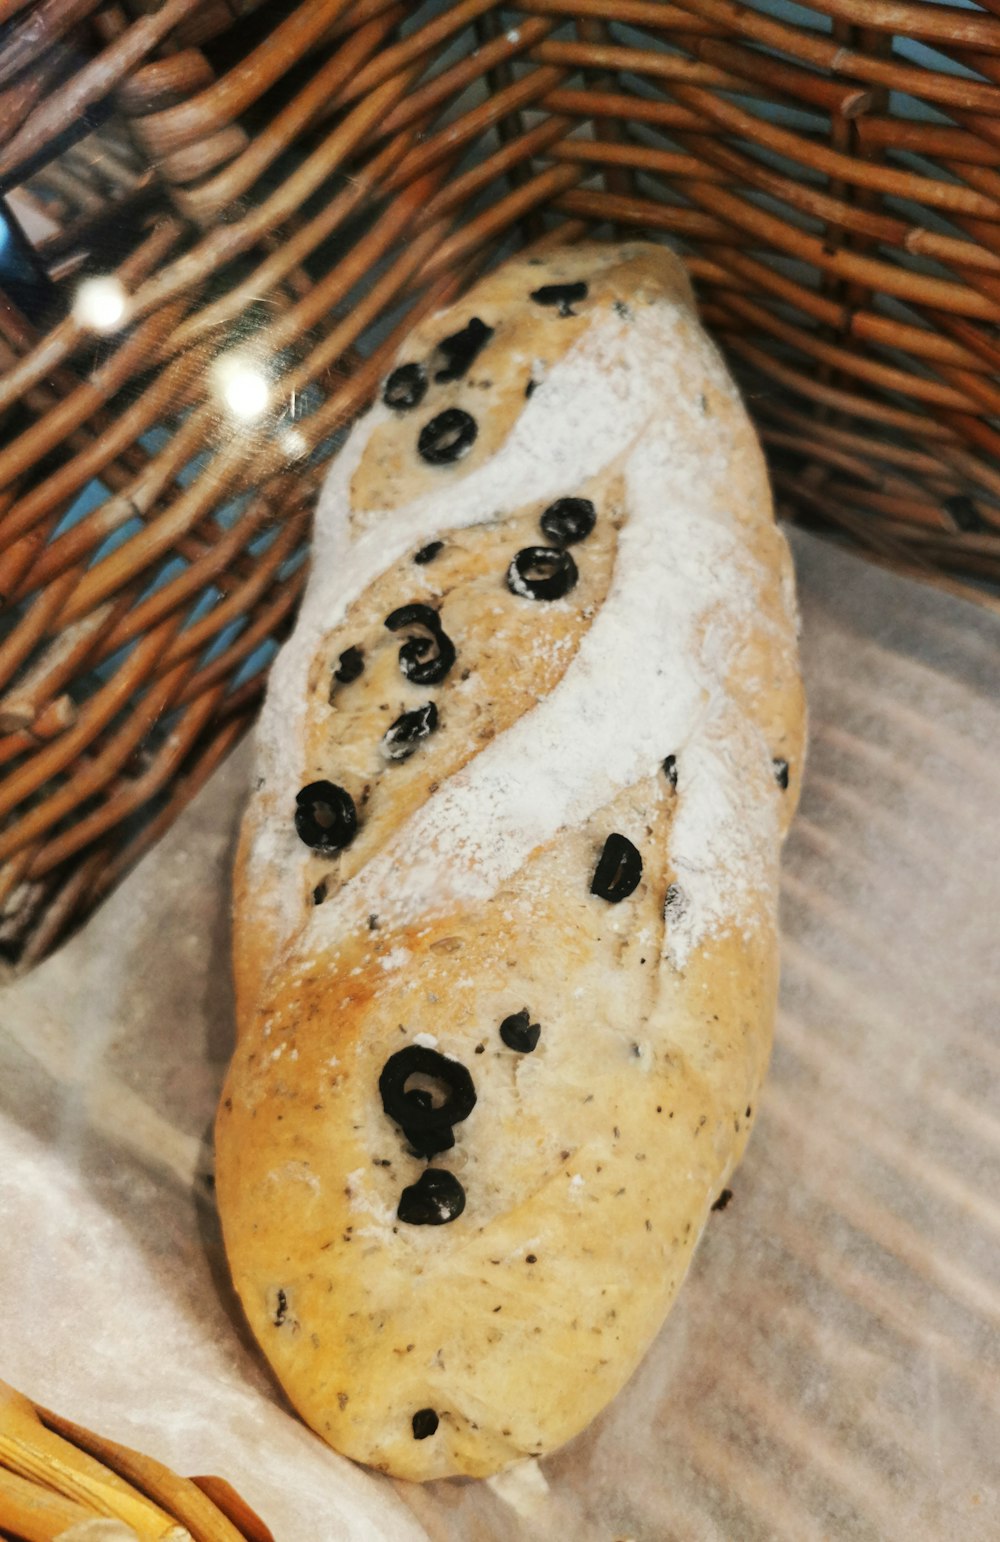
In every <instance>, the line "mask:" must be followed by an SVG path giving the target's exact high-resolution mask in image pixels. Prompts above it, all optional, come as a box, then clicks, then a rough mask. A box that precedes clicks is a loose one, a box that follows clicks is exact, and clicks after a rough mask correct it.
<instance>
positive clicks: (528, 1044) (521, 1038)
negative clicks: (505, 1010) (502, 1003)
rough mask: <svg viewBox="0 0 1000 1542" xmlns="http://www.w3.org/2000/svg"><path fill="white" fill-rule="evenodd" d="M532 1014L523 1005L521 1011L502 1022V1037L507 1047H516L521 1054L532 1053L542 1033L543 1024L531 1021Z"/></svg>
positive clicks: (513, 1013)
mask: <svg viewBox="0 0 1000 1542" xmlns="http://www.w3.org/2000/svg"><path fill="white" fill-rule="evenodd" d="M530 1015H531V1014H530V1013H529V1011H528V1009H527V1007H523V1008H522V1009H521V1011H520V1012H512V1013H511V1015H510V1017H505V1018H504V1020H503V1022H502V1023H501V1024H500V1037H501V1039H503V1042H504V1043H505V1044H506V1046H507V1048H508V1049H516V1050H517V1052H518V1054H521V1055H530V1054H531V1051H532V1050H533V1049H534V1048H535V1047H536V1046H537V1044H538V1040H539V1039H540V1038H541V1034H542V1029H541V1025H540V1024H539V1023H533V1022H531V1021H529V1019H530Z"/></svg>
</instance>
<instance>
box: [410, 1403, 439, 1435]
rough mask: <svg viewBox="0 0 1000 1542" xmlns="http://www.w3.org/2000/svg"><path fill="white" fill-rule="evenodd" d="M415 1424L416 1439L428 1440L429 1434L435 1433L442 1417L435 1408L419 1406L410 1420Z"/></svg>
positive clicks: (414, 1433)
mask: <svg viewBox="0 0 1000 1542" xmlns="http://www.w3.org/2000/svg"><path fill="white" fill-rule="evenodd" d="M410 1422H411V1423H412V1425H413V1438H414V1440H426V1439H427V1437H428V1435H433V1434H434V1432H435V1430H436V1429H437V1427H438V1425H439V1424H440V1422H441V1421H440V1419H439V1418H438V1416H437V1414H436V1413H435V1412H434V1410H433V1408H418V1409H417V1411H416V1413H415V1414H414V1415H413V1418H412V1420H411V1421H410Z"/></svg>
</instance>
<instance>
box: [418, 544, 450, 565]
mask: <svg viewBox="0 0 1000 1542" xmlns="http://www.w3.org/2000/svg"><path fill="white" fill-rule="evenodd" d="M443 547H444V542H443V541H429V542H428V544H427V545H426V546H421V548H420V550H419V551H418V552H414V554H413V560H414V562H416V563H418V564H419V566H420V567H423V565H424V563H425V562H433V561H434V558H435V557H436V556H437V554H438V552H439V551H441V550H442V549H443Z"/></svg>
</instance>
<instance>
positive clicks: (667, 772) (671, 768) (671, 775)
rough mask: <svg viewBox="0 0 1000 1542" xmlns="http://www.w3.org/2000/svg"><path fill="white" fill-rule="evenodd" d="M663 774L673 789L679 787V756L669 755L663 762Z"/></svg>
mask: <svg viewBox="0 0 1000 1542" xmlns="http://www.w3.org/2000/svg"><path fill="white" fill-rule="evenodd" d="M663 774H664V776H665V777H666V779H667V781H668V782H669V783H670V785H671V787H676V786H677V756H676V755H668V756H667V758H666V760H665V761H664V762H663Z"/></svg>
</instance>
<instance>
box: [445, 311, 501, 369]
mask: <svg viewBox="0 0 1000 1542" xmlns="http://www.w3.org/2000/svg"><path fill="white" fill-rule="evenodd" d="M492 336H493V328H492V327H488V326H487V325H486V323H485V321H480V319H479V317H478V316H473V318H472V320H471V321H470V322H469V324H468V326H465V327H463V328H462V330H461V332H453V333H452V335H451V337H443V338H442V339H441V341H440V342H439V343H438V352H439V353H443V354H444V356H445V360H446V363H445V367H444V369H439V370H438V371H437V372H436V373H435V376H434V379H435V380H461V378H462V376H463V375H464V374H466V373H467V371H468V370H469V369H470V368H471V366H472V364H473V363H474V361H475V359H476V357H477V355H478V354H480V353H481V352H482V350H483V349H484V348H485V347H486V344H487V343H488V342H489V340H490V338H491V337H492Z"/></svg>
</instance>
